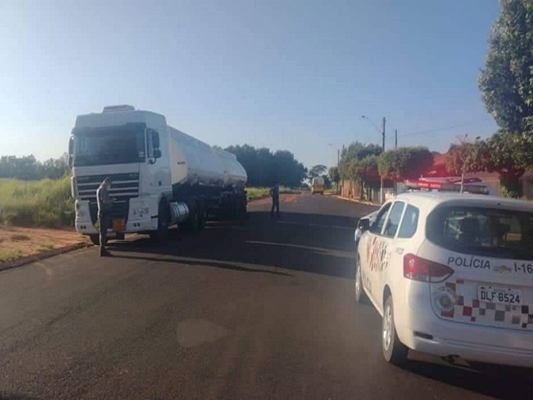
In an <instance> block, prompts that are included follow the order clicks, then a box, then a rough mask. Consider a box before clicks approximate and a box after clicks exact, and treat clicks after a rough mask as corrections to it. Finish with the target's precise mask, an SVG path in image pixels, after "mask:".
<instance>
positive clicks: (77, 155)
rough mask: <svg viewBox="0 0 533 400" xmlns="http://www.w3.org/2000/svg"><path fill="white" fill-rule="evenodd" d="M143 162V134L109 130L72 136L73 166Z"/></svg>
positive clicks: (118, 129)
mask: <svg viewBox="0 0 533 400" xmlns="http://www.w3.org/2000/svg"><path fill="white" fill-rule="evenodd" d="M144 161H145V142H144V132H140V131H135V130H125V129H120V128H109V129H98V130H97V131H96V130H94V131H92V130H91V131H84V132H79V133H76V134H75V135H74V166H78V167H81V166H90V165H102V164H127V163H139V162H144Z"/></svg>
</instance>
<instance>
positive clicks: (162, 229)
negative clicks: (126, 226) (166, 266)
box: [150, 200, 170, 243]
mask: <svg viewBox="0 0 533 400" xmlns="http://www.w3.org/2000/svg"><path fill="white" fill-rule="evenodd" d="M157 216H158V218H157V231H152V232H150V239H152V240H153V241H155V242H159V243H164V242H166V241H167V240H168V224H169V221H170V209H169V206H168V203H167V202H166V201H165V200H162V201H161V202H160V203H159V208H158V211H157Z"/></svg>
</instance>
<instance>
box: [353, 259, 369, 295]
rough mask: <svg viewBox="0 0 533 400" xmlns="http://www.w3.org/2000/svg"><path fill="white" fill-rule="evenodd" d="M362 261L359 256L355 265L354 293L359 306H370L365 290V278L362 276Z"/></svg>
mask: <svg viewBox="0 0 533 400" xmlns="http://www.w3.org/2000/svg"><path fill="white" fill-rule="evenodd" d="M360 265H361V260H360V258H359V255H357V264H355V279H354V281H355V282H354V291H355V301H356V302H357V303H359V304H368V297H367V296H366V293H365V289H364V288H363V278H362V274H361V267H360Z"/></svg>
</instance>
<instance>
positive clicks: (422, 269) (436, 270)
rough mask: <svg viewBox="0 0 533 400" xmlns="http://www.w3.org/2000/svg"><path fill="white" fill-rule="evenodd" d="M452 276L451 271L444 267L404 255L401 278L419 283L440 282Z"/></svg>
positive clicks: (412, 255)
mask: <svg viewBox="0 0 533 400" xmlns="http://www.w3.org/2000/svg"><path fill="white" fill-rule="evenodd" d="M452 274H453V269H451V268H450V267H448V266H446V265H442V264H438V263H435V262H432V261H428V260H425V259H423V258H420V257H417V256H415V255H414V254H406V255H405V256H404V257H403V276H404V277H405V278H407V279H412V280H414V281H421V282H432V283H435V282H442V281H444V280H446V279H448V278H449V277H450V276H451V275H452Z"/></svg>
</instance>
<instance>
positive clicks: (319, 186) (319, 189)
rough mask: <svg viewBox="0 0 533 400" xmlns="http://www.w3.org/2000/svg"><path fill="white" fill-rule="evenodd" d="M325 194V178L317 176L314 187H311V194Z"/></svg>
mask: <svg viewBox="0 0 533 400" xmlns="http://www.w3.org/2000/svg"><path fill="white" fill-rule="evenodd" d="M315 193H318V194H324V178H323V177H321V176H317V177H315V178H313V181H312V186H311V194H315Z"/></svg>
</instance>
